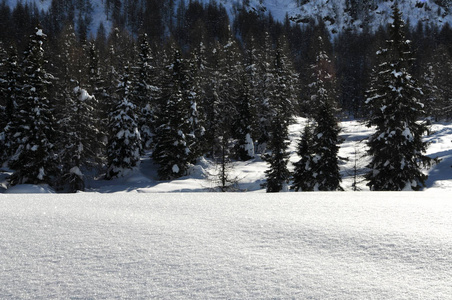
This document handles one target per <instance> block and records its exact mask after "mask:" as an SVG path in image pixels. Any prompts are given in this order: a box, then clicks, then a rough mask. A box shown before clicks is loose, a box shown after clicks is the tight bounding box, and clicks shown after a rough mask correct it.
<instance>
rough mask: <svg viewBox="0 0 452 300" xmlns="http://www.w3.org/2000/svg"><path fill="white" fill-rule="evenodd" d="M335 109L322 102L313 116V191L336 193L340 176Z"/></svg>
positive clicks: (329, 104)
mask: <svg viewBox="0 0 452 300" xmlns="http://www.w3.org/2000/svg"><path fill="white" fill-rule="evenodd" d="M334 114H335V109H334V107H333V106H332V103H331V102H330V101H322V103H321V106H320V107H319V108H318V112H317V114H316V116H315V127H314V130H313V135H312V144H311V146H310V147H311V151H312V153H313V157H312V175H313V179H314V182H315V185H314V190H315V191H338V190H342V188H341V186H340V182H341V175H340V170H339V159H338V152H339V146H338V145H339V144H340V138H339V132H340V128H339V125H338V121H337V119H336V117H335V115H334Z"/></svg>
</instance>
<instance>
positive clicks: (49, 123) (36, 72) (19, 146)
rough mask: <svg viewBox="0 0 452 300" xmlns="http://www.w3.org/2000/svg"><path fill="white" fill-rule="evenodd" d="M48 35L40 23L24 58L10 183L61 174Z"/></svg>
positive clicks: (37, 180)
mask: <svg viewBox="0 0 452 300" xmlns="http://www.w3.org/2000/svg"><path fill="white" fill-rule="evenodd" d="M45 39H46V35H45V34H44V33H43V31H42V29H41V27H40V26H38V27H37V28H36V31H35V34H33V35H31V36H30V42H29V46H28V49H27V51H26V53H25V59H24V77H23V91H22V97H21V99H20V100H19V101H18V115H17V118H16V122H17V123H16V124H15V125H14V137H15V140H14V146H15V147H14V148H15V149H16V151H15V154H14V156H13V157H12V161H11V163H10V166H11V168H12V169H14V170H15V171H14V173H13V174H12V175H11V177H10V179H9V182H10V184H11V185H15V184H21V183H32V184H37V183H51V182H52V179H53V177H55V176H56V175H57V161H56V157H55V153H54V138H55V137H54V128H55V120H54V117H53V115H52V106H51V102H50V99H49V87H50V85H51V81H52V80H53V76H52V75H51V74H49V73H47V72H46V70H45V64H46V61H45V59H44V50H43V44H44V41H45Z"/></svg>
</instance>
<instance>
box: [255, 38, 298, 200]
mask: <svg viewBox="0 0 452 300" xmlns="http://www.w3.org/2000/svg"><path fill="white" fill-rule="evenodd" d="M289 70H290V69H289V61H288V59H287V57H286V55H285V54H284V44H283V43H279V45H278V47H277V49H276V51H275V58H274V63H273V66H272V69H271V72H270V75H271V76H269V77H268V78H267V80H268V89H269V90H268V103H269V107H270V112H271V114H272V119H271V127H270V129H271V131H270V139H269V142H268V150H269V152H268V153H266V154H264V155H263V156H262V158H263V160H264V161H266V162H267V163H268V164H269V169H268V170H267V171H265V174H266V177H267V182H266V184H265V185H266V187H267V192H280V191H282V190H286V189H287V188H288V184H289V180H290V176H291V174H290V172H289V170H288V168H287V163H288V160H289V153H288V152H287V148H288V146H289V140H288V136H289V124H290V122H291V120H292V113H293V102H294V101H295V99H294V94H293V89H294V85H295V83H294V81H293V74H292V73H291V72H290V71H289Z"/></svg>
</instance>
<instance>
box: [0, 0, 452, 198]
mask: <svg viewBox="0 0 452 300" xmlns="http://www.w3.org/2000/svg"><path fill="white" fill-rule="evenodd" d="M91 1H93V0H91ZM91 1H82V0H79V1H72V0H61V1H58V0H53V1H52V2H51V6H50V8H49V10H48V11H40V10H39V9H37V7H36V6H34V5H31V4H30V5H29V4H27V3H22V2H20V1H19V2H18V3H17V5H16V6H15V7H13V8H12V7H10V6H8V5H7V4H6V2H5V1H3V2H1V3H0V23H1V28H2V30H1V31H0V166H2V168H3V169H5V170H6V169H7V170H10V171H11V175H10V176H9V178H8V185H9V186H14V185H18V184H26V183H28V184H40V183H46V184H49V185H50V186H52V187H53V188H54V189H55V190H56V191H60V192H76V191H83V190H84V189H85V174H86V173H89V174H95V175H96V176H98V177H102V178H104V179H107V180H109V179H114V178H118V177H122V176H127V174H129V173H130V172H133V170H135V169H136V168H137V167H138V166H139V164H140V160H141V158H142V157H143V156H147V157H148V158H149V157H150V158H151V159H152V160H153V162H154V164H153V165H154V166H155V168H156V169H157V172H158V177H159V179H160V180H173V179H176V178H179V177H181V176H185V175H186V174H187V172H188V170H189V168H190V166H192V165H194V164H196V162H197V160H198V159H199V158H200V157H205V158H208V159H212V160H215V161H216V162H218V164H219V165H220V167H221V171H222V172H220V174H219V176H220V181H221V186H223V187H226V186H227V183H228V180H229V179H228V163H229V162H231V161H247V160H250V159H254V158H256V157H259V158H261V159H262V160H263V161H265V162H266V163H267V166H268V169H267V170H266V172H265V174H266V182H265V184H264V186H265V188H266V190H267V192H279V191H283V190H289V189H291V190H295V191H340V190H342V188H341V175H340V172H339V161H340V160H341V158H340V157H339V156H338V150H339V147H340V144H341V142H342V140H341V137H340V132H341V128H340V126H339V121H340V120H342V119H345V118H349V119H350V118H352V119H359V120H362V121H363V122H364V123H366V124H367V125H368V126H369V127H373V128H375V131H374V134H372V135H371V136H370V137H369V138H368V139H367V141H366V145H367V149H368V150H367V155H368V157H370V163H369V164H368V165H367V166H366V174H365V176H364V177H365V180H366V182H367V186H368V187H369V189H371V190H374V191H400V190H407V189H409V190H419V189H421V188H422V187H423V186H424V185H425V181H426V179H427V175H425V174H424V173H423V172H422V170H423V169H425V168H428V167H429V166H431V165H432V164H434V163H435V162H436V161H435V159H432V158H430V157H427V156H426V155H425V151H426V148H427V146H428V144H427V142H425V141H424V140H423V137H424V136H425V135H427V134H428V132H429V126H428V125H429V124H430V123H431V122H437V121H450V120H451V119H452V77H451V76H450V71H451V70H452V28H451V27H450V25H449V24H448V23H446V24H429V23H422V22H419V23H418V24H412V23H410V21H409V18H408V19H407V18H406V16H404V15H403V13H402V12H401V10H399V7H398V2H397V1H394V2H393V4H392V10H391V22H389V23H388V24H382V25H381V26H380V27H379V28H368V27H366V26H363V27H362V28H361V29H360V30H344V31H341V32H338V33H334V34H333V33H332V32H331V31H330V30H328V28H327V26H326V25H325V22H327V21H328V20H325V18H324V19H315V18H312V19H309V20H305V19H303V20H301V21H300V20H294V19H293V18H289V16H287V17H286V18H285V20H284V21H283V22H281V21H278V20H276V19H274V18H273V17H272V15H271V14H270V13H267V12H265V11H259V10H253V9H246V8H245V4H243V7H238V8H237V12H236V14H235V17H234V18H233V19H232V18H230V15H229V14H228V12H227V11H226V9H225V8H224V7H223V6H222V5H221V4H218V3H217V2H215V1H210V2H209V3H205V2H198V1H195V0H193V1H185V2H184V1H182V2H178V3H177V4H176V2H175V1H172V0H165V1H162V0H146V1H122V2H121V1H113V0H109V1H106V0H105V2H106V4H105V7H106V9H107V12H106V13H107V15H108V17H109V20H110V22H111V24H113V26H111V28H110V27H108V26H104V24H102V23H101V24H100V26H99V28H95V29H94V30H93V28H92V21H93V20H92V19H90V17H89V13H88V12H89V10H90V7H91ZM243 2H246V1H243ZM301 2H303V1H301ZM348 2H355V1H348ZM295 117H303V118H306V119H308V120H309V122H308V125H307V126H305V128H304V129H303V132H302V133H301V139H300V141H299V143H298V145H297V154H298V156H299V161H298V162H296V163H295V164H294V165H293V168H289V153H288V150H287V147H288V139H289V137H288V127H289V125H290V124H292V123H293V122H294V120H295Z"/></svg>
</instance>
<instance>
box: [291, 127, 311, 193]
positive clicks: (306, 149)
mask: <svg viewBox="0 0 452 300" xmlns="http://www.w3.org/2000/svg"><path fill="white" fill-rule="evenodd" d="M312 140H313V133H312V128H311V125H310V124H307V125H306V126H305V127H304V130H303V134H302V135H301V139H300V141H299V142H298V145H297V154H298V156H299V157H300V160H298V161H297V162H296V163H294V166H295V169H294V173H293V185H292V189H294V190H295V191H297V192H298V191H303V192H308V191H314V187H315V184H316V182H315V177H314V171H313V169H312V168H313V159H314V153H313V152H312Z"/></svg>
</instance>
